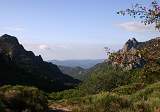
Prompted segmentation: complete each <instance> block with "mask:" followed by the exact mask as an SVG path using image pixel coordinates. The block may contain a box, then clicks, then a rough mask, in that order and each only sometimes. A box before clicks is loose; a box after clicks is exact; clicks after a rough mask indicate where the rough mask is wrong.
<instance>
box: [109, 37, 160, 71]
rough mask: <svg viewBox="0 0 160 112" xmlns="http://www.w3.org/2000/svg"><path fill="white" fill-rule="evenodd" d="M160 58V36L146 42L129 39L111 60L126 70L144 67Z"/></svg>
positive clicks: (112, 55)
mask: <svg viewBox="0 0 160 112" xmlns="http://www.w3.org/2000/svg"><path fill="white" fill-rule="evenodd" d="M159 59H160V37H157V38H154V39H151V40H149V41H146V42H138V41H137V40H136V39H135V38H133V39H129V40H128V41H127V42H126V43H125V45H124V47H123V48H122V49H121V50H119V51H118V52H115V53H112V54H111V55H110V57H109V61H110V62H111V63H112V65H118V66H121V67H122V68H124V69H126V70H130V69H135V68H143V67H144V66H145V65H146V64H148V65H149V64H151V63H153V62H156V61H157V60H159Z"/></svg>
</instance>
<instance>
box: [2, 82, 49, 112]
mask: <svg viewBox="0 0 160 112" xmlns="http://www.w3.org/2000/svg"><path fill="white" fill-rule="evenodd" d="M0 99H1V101H2V102H3V104H4V105H5V106H6V107H7V108H8V109H9V110H11V111H16V112H21V111H27V112H47V110H48V102H47V99H46V97H45V96H44V95H43V93H42V92H41V91H40V90H38V89H37V88H34V87H26V86H10V85H7V86H3V87H1V88H0Z"/></svg>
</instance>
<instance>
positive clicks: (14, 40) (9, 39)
mask: <svg viewBox="0 0 160 112" xmlns="http://www.w3.org/2000/svg"><path fill="white" fill-rule="evenodd" d="M0 40H1V41H4V42H6V43H10V44H14V45H18V44H19V42H18V39H17V38H16V37H14V36H11V35H8V34H4V35H2V36H1V37H0Z"/></svg>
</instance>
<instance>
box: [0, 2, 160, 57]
mask: <svg viewBox="0 0 160 112" xmlns="http://www.w3.org/2000/svg"><path fill="white" fill-rule="evenodd" d="M150 1H151V0H0V35H3V34H10V35H13V36H16V37H17V38H18V39H19V41H20V43H21V44H23V45H24V47H25V49H26V50H32V51H33V52H34V53H35V54H36V55H42V57H43V59H44V60H55V59H57V60H68V59H104V58H106V54H105V51H104V47H106V46H107V47H109V48H110V49H111V50H117V49H120V48H121V47H122V46H123V44H124V43H125V42H126V41H127V40H128V39H129V38H133V37H134V38H136V39H137V40H138V41H145V40H149V39H151V38H154V37H157V36H159V35H160V33H159V32H158V31H155V29H154V27H153V26H148V27H147V26H144V25H143V24H141V23H139V22H138V21H137V20H134V19H132V18H131V17H128V16H127V17H123V16H119V15H117V14H116V12H117V11H119V10H121V9H126V8H129V7H131V6H132V4H134V3H137V2H139V3H142V4H147V5H148V3H149V2H150Z"/></svg>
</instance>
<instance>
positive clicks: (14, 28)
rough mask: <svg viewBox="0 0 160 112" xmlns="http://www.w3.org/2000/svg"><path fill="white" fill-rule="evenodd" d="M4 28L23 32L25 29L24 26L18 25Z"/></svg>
mask: <svg viewBox="0 0 160 112" xmlns="http://www.w3.org/2000/svg"><path fill="white" fill-rule="evenodd" d="M3 29H4V30H9V31H16V32H22V31H24V30H25V29H24V28H23V27H18V26H6V27H4V28H3Z"/></svg>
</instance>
